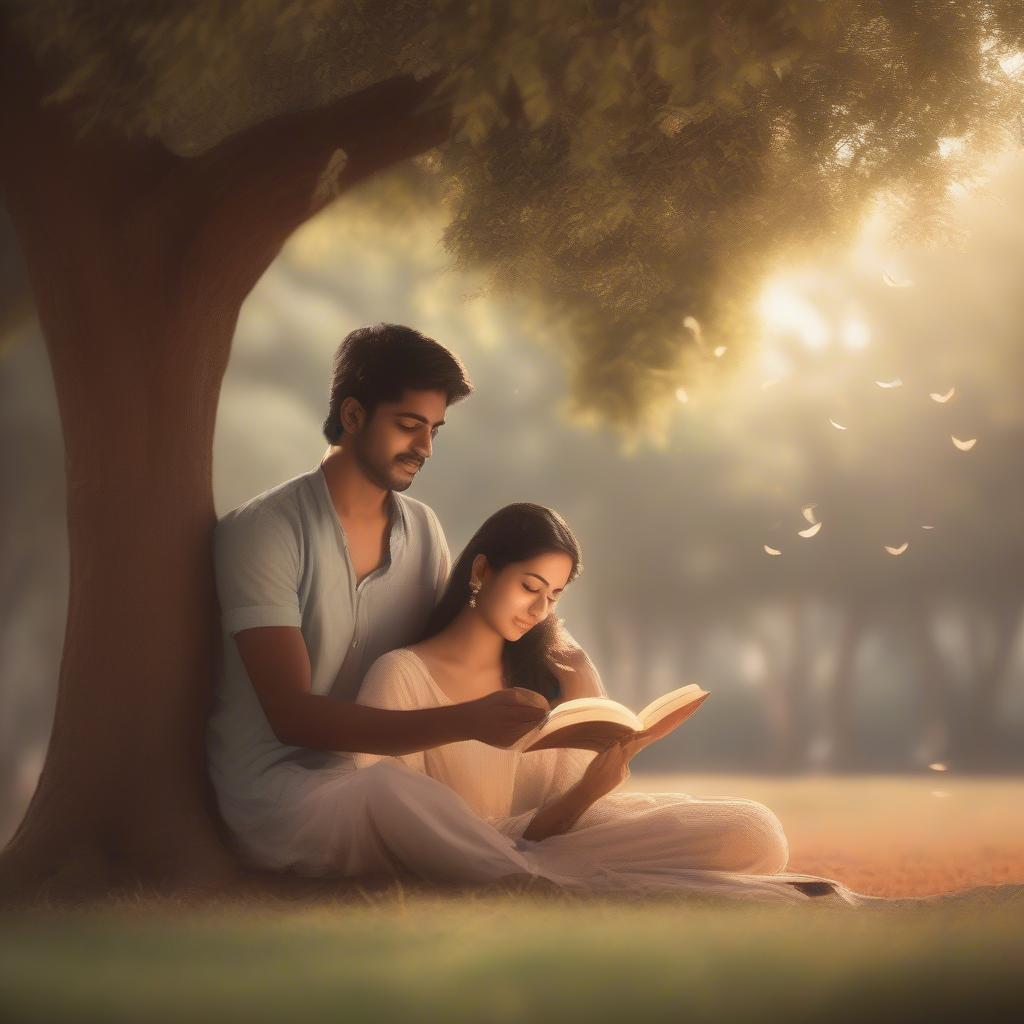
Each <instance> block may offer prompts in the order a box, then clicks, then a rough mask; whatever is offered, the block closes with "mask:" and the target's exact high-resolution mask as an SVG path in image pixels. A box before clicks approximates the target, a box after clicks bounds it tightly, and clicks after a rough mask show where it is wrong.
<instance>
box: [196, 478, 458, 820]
mask: <svg viewBox="0 0 1024 1024" xmlns="http://www.w3.org/2000/svg"><path fill="white" fill-rule="evenodd" d="M214 565H215V570H216V578H217V594H218V598H219V600H220V607H221V620H222V632H223V658H222V662H221V666H220V671H219V673H218V678H217V684H216V688H215V698H214V707H213V711H212V714H211V717H210V720H209V722H208V728H207V738H206V742H207V753H208V756H209V764H210V774H211V778H212V780H213V783H214V787H215V789H216V790H217V793H218V797H219V799H220V802H221V809H222V811H223V812H224V816H225V819H226V820H227V821H228V823H229V824H231V823H232V821H231V819H232V814H231V809H232V805H233V804H234V803H236V802H239V801H241V802H242V803H244V802H246V801H250V800H256V801H258V802H259V803H261V804H262V803H263V801H265V800H266V799H268V798H269V799H271V800H273V799H275V798H276V797H278V796H280V789H279V786H278V783H279V782H280V780H275V778H274V772H273V771H272V769H273V768H274V766H275V765H279V764H288V763H295V762H298V763H300V764H303V765H304V766H306V767H309V768H312V767H316V766H318V765H328V764H330V763H332V760H336V757H334V756H333V755H332V754H331V753H330V752H318V751H311V750H305V749H304V748H301V747H294V746H289V745H287V744H283V743H281V742H280V740H278V739H277V737H276V736H275V735H274V732H273V730H272V729H271V727H270V723H269V722H268V721H267V718H266V716H265V715H264V713H263V709H262V707H261V705H260V703H259V699H258V697H257V696H256V691H255V690H254V688H253V686H252V683H251V681H250V679H249V676H248V673H247V672H246V670H245V665H244V664H243V662H242V659H241V656H240V655H239V653H238V647H237V645H236V643H235V641H234V639H233V638H234V635H235V633H237V632H239V631H240V630H244V629H253V628H255V627H258V626H297V627H298V628H299V629H300V630H301V631H302V637H303V639H304V640H305V643H306V649H307V651H308V652H309V662H310V668H311V673H312V677H311V690H312V692H313V693H315V694H325V695H329V696H331V697H336V698H337V699H339V700H343V701H354V700H355V698H356V694H357V693H358V692H359V687H360V685H361V683H362V680H363V676H364V675H365V673H366V671H367V669H369V667H370V666H371V665H372V664H373V662H374V661H375V660H376V659H377V658H378V657H379V656H380V655H382V654H384V653H385V652H387V651H391V650H394V649H395V648H398V647H404V646H407V645H408V644H411V643H415V642H416V641H417V640H418V639H419V637H420V634H421V633H422V630H423V628H424V626H425V625H426V621H427V618H428V617H429V615H430V613H431V611H432V610H433V608H434V606H435V604H436V603H437V602H438V600H440V597H441V594H442V592H443V590H444V586H445V583H446V581H447V578H448V573H449V570H450V568H451V555H450V552H449V550H448V544H447V542H446V541H445V537H444V532H443V531H442V529H441V524H440V522H439V521H438V518H437V516H436V514H435V513H434V511H433V510H432V509H431V508H430V507H429V506H427V505H425V504H423V502H421V501H417V500H416V499H415V498H410V497H407V496H406V495H404V494H401V493H399V492H397V491H392V492H391V529H390V536H389V554H388V557H387V558H386V559H385V561H384V563H383V564H382V565H380V566H379V567H378V568H377V569H375V570H374V571H373V572H372V573H370V574H369V575H368V576H366V577H365V578H364V579H363V580H362V581H360V582H359V584H358V585H357V584H356V573H355V569H354V568H353V565H352V559H351V557H350V556H349V550H348V543H347V541H346V538H345V531H344V529H343V528H342V525H341V522H340V520H339V519H338V515H337V512H336V511H335V508H334V503H333V502H332V500H331V494H330V491H329V489H328V487H327V478H326V477H325V476H324V473H323V470H322V469H321V468H320V467H319V466H317V467H316V468H315V469H313V470H310V471H309V472H308V473H303V474H302V475H301V476H297V477H295V478H294V479H292V480H289V481H287V482H285V483H283V484H280V485H279V486H277V487H275V488H273V489H271V490H269V491H265V492H264V493H263V494H260V495H258V496H257V497H255V498H253V499H251V500H250V501H248V502H246V503H245V504H244V505H241V506H239V507H238V508H236V509H234V510H233V511H231V512H229V513H227V514H226V515H225V516H224V517H223V518H222V519H221V520H220V521H219V522H218V524H217V527H216V530H215V532H214ZM275 794H276V795H275ZM250 809H251V808H250ZM246 816H247V815H246ZM236 817H237V815H236Z"/></svg>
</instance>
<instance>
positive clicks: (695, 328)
mask: <svg viewBox="0 0 1024 1024" xmlns="http://www.w3.org/2000/svg"><path fill="white" fill-rule="evenodd" d="M683 326H684V327H685V328H686V329H687V330H688V331H692V332H693V336H694V338H696V339H697V343H698V344H699V345H703V344H704V332H703V331H702V330H701V327H700V321H699V320H698V319H697V318H696V317H695V316H684V317H683Z"/></svg>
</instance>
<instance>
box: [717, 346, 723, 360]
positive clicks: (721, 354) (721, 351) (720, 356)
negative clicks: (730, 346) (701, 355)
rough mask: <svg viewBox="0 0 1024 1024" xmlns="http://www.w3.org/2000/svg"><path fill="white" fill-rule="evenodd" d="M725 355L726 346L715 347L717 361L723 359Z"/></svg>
mask: <svg viewBox="0 0 1024 1024" xmlns="http://www.w3.org/2000/svg"><path fill="white" fill-rule="evenodd" d="M724 355H725V346H724V345H716V346H715V358H716V359H721V358H722V356H724Z"/></svg>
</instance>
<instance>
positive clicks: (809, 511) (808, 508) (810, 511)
mask: <svg viewBox="0 0 1024 1024" xmlns="http://www.w3.org/2000/svg"><path fill="white" fill-rule="evenodd" d="M817 507H818V506H817V505H804V507H803V508H802V509H800V511H801V512H802V513H803V515H804V519H806V520H807V522H809V523H811V524H812V525H813V524H814V523H816V522H817V521H818V520H817V519H816V518H815V515H814V510H815V509H816V508H817Z"/></svg>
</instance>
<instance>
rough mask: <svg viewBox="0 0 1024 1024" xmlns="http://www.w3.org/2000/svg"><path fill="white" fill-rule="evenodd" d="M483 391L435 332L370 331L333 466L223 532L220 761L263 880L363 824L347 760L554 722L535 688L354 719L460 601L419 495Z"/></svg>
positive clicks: (242, 835) (344, 347)
mask: <svg viewBox="0 0 1024 1024" xmlns="http://www.w3.org/2000/svg"><path fill="white" fill-rule="evenodd" d="M471 391H472V384H471V383H470V382H469V380H468V377H467V375H466V371H465V368H464V367H463V366H462V364H461V362H460V361H459V360H458V359H457V358H456V357H455V356H453V355H452V354H451V353H450V352H448V351H447V350H446V349H444V348H443V347H442V346H441V345H439V344H438V343H437V342H436V341H433V340H432V339H430V338H426V337H424V336H423V335H422V334H420V333H419V332H418V331H414V330H412V329H410V328H408V327H401V326H398V325H394V324H378V325H376V326H374V327H365V328H360V329H359V330H356V331H353V332H352V333H351V334H349V335H348V336H347V337H346V338H345V340H344V341H343V342H342V344H341V346H340V347H339V349H338V352H337V354H336V356H335V360H334V367H333V375H332V382H331V392H330V409H329V412H328V415H327V418H326V420H325V422H324V435H325V437H326V439H327V441H328V442H329V445H330V447H329V448H328V450H327V452H326V454H325V455H324V457H323V459H322V460H321V462H320V464H319V465H318V466H317V467H316V468H315V469H313V470H311V471H309V472H307V473H303V474H302V475H300V476H298V477H296V478H294V479H293V480H289V481H287V482H285V483H283V484H281V485H279V486H278V487H275V488H273V489H271V490H269V491H266V492H265V493H263V494H261V495H258V496H257V497H255V498H253V499H252V500H250V501H248V502H246V503H245V504H244V505H242V506H240V507H239V508H237V509H235V510H233V511H232V512H229V513H228V514H227V515H225V516H224V517H223V518H222V519H221V520H220V522H219V523H218V524H217V528H216V531H215V535H214V560H215V567H216V577H217V590H218V596H219V599H220V605H221V614H222V624H223V633H224V651H223V663H222V667H221V672H220V676H219V678H218V685H217V688H216V699H215V705H214V709H213V713H212V716H211V719H210V722H209V729H208V735H207V748H208V753H209V763H210V773H211V778H212V781H213V783H214V787H215V789H216V792H217V797H218V801H219V804H220V808H221V812H222V814H223V816H224V819H225V821H226V822H227V824H228V826H229V827H230V828H231V830H232V832H233V833H234V835H235V836H236V838H237V839H238V842H239V846H240V849H241V851H242V853H243V854H244V855H246V856H247V857H248V858H249V859H251V860H252V861H254V862H256V863H259V864H261V865H264V866H271V867H273V866H279V867H284V866H297V867H300V868H303V867H304V868H305V869H306V870H328V868H329V867H330V866H331V865H328V864H320V863H318V862H317V861H316V857H315V850H316V848H317V844H318V843H321V838H318V835H315V834H314V832H315V830H316V829H317V828H324V827H332V828H336V827H341V825H340V824H338V823H331V822H325V821H323V820H320V819H322V818H324V816H325V815H324V811H323V808H324V807H325V806H326V807H329V808H332V811H331V814H330V815H329V816H330V817H335V818H339V817H340V818H343V817H344V815H345V813H346V810H345V808H346V806H347V805H346V800H347V799H348V798H347V796H346V791H345V790H344V786H343V785H342V782H344V781H345V780H343V779H341V776H342V775H343V774H345V772H343V771H342V763H343V760H344V759H342V758H341V757H340V756H339V754H338V752H339V751H347V752H352V751H359V752H365V753H377V754H396V755H397V754H404V753H410V752H412V751H418V750H425V749H428V748H430V747H435V746H439V745H441V744H444V743H450V742H454V741H457V740H467V739H477V740H481V741H483V742H485V743H489V744H492V745H495V746H501V747H507V746H510V745H511V744H512V743H514V742H515V741H516V740H517V739H519V738H520V737H521V736H522V735H524V734H525V733H526V732H527V731H529V729H530V728H532V727H533V726H534V725H535V724H536V723H537V721H538V720H539V719H540V718H542V717H543V715H544V714H545V713H546V711H547V710H548V707H547V704H546V702H545V701H544V699H543V697H541V696H540V695H539V694H536V693H533V692H532V691H529V690H523V689H518V688H510V689H507V690H504V691H501V692H498V693H494V694H491V695H489V696H488V697H485V698H482V699H480V700H475V701H469V702H466V703H463V704H457V705H452V706H446V707H437V708H424V709H420V710H415V711H390V710H382V709H378V708H371V707H366V706H363V705H359V704H356V703H354V700H355V697H356V694H357V693H358V690H359V686H360V684H361V682H362V679H363V675H364V673H365V672H366V670H367V669H368V668H369V667H370V665H371V664H373V662H374V661H375V660H376V659H377V657H379V656H380V655H381V654H383V653H385V652H386V651H390V650H394V649H395V648H397V647H403V646H406V645H408V644H411V643H414V642H415V641H416V640H417V639H418V638H419V634H420V632H421V631H422V629H423V627H424V626H425V624H426V620H427V618H428V616H429V614H430V612H431V611H432V610H433V607H434V605H435V604H436V602H437V600H438V599H439V598H440V596H441V593H442V591H443V588H444V586H445V582H446V579H447V576H448V572H449V569H450V565H451V556H450V553H449V550H448V546H447V543H446V541H445V538H444V533H443V531H442V529H441V524H440V523H439V522H438V519H437V516H436V515H435V514H434V512H433V510H432V509H430V508H429V507H428V506H427V505H425V504H423V503H422V502H420V501H417V500H416V499H414V498H410V497H407V496H406V495H405V494H404V493H402V492H404V491H405V490H406V489H407V488H408V487H409V485H410V484H411V483H412V481H413V480H414V479H415V477H416V474H417V473H418V472H419V470H420V469H421V468H422V466H423V465H424V463H425V462H426V460H427V459H428V458H430V456H431V455H432V453H433V444H434V440H435V438H436V437H437V434H438V431H439V430H440V429H441V428H442V427H443V426H444V424H445V412H446V410H447V408H448V406H449V405H451V404H453V403H455V402H458V401H461V400H462V399H463V398H465V397H466V396H468V395H469V394H470V392H471ZM581 653H582V652H581ZM331 786H333V787H334V788H333V789H331V790H330V795H329V797H328V798H327V799H324V798H323V797H324V793H325V792H326V790H325V788H324V787H331ZM314 791H316V792H318V793H319V795H320V797H321V799H319V800H318V801H315V802H314V801H312V800H311V799H309V796H310V794H311V793H312V792H314ZM334 794H336V796H335V795H334ZM304 802H305V806H306V808H307V811H308V813H306V817H305V818H304V817H303V814H304V811H303V803H304ZM314 803H315V806H316V807H317V808H318V811H317V812H316V813H315V814H314V813H313V811H311V810H309V808H312V807H313V806H314ZM314 818H315V819H317V820H313V819H314ZM300 836H304V837H305V840H306V841H305V845H304V846H302V844H301V843H300V841H299V840H300ZM336 839H337V837H336V836H335V837H334V838H333V840H331V842H333V845H334V847H335V849H336V848H337V846H338V844H337V841H336ZM323 843H324V844H327V843H328V840H327V839H326V838H323ZM300 846H301V849H300ZM334 866H335V867H336V866H337V865H334Z"/></svg>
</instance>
